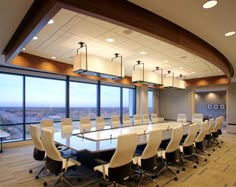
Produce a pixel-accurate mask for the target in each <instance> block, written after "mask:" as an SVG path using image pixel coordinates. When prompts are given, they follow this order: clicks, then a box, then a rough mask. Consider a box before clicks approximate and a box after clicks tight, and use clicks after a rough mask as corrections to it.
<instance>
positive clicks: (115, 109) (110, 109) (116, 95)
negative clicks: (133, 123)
mask: <svg viewBox="0 0 236 187" xmlns="http://www.w3.org/2000/svg"><path fill="white" fill-rule="evenodd" d="M112 115H120V87H114V86H104V85H102V86H101V116H103V117H104V118H111V116H112Z"/></svg>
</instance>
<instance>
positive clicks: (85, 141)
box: [54, 122, 189, 153]
mask: <svg viewBox="0 0 236 187" xmlns="http://www.w3.org/2000/svg"><path fill="white" fill-rule="evenodd" d="M175 127H183V129H184V135H186V134H187V133H188V127H189V123H179V122H166V123H163V122H162V123H156V124H146V125H135V126H128V127H121V128H113V129H112V128H110V129H103V130H98V131H89V132H80V131H79V130H73V131H72V132H55V133H54V141H55V142H56V143H58V144H61V145H63V146H65V147H68V148H70V149H73V150H75V151H77V152H82V151H88V152H90V153H98V152H103V151H109V150H114V149H115V148H116V144H117V137H118V136H119V135H122V134H128V133H133V132H135V133H137V134H138V145H144V144H146V142H147V135H148V133H149V132H150V131H151V130H154V129H162V130H163V134H162V140H168V139H170V137H171V131H172V129H173V128H175Z"/></svg>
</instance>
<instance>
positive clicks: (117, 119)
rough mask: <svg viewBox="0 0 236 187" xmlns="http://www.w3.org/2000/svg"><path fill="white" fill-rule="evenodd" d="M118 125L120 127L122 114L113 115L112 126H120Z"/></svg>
mask: <svg viewBox="0 0 236 187" xmlns="http://www.w3.org/2000/svg"><path fill="white" fill-rule="evenodd" d="M118 127H120V116H119V115H113V116H112V117H111V128H118Z"/></svg>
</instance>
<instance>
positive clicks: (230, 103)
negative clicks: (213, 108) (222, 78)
mask: <svg viewBox="0 0 236 187" xmlns="http://www.w3.org/2000/svg"><path fill="white" fill-rule="evenodd" d="M227 98H228V100H227V127H226V130H227V132H231V133H236V114H235V109H236V83H235V82H233V83H230V84H229V86H228V95H227ZM229 123H230V124H235V125H229Z"/></svg>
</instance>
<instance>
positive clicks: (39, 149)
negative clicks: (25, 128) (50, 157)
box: [30, 125, 45, 161]
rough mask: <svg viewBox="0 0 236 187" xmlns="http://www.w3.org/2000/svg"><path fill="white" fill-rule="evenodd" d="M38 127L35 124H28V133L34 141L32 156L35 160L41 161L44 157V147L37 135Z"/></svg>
mask: <svg viewBox="0 0 236 187" xmlns="http://www.w3.org/2000/svg"><path fill="white" fill-rule="evenodd" d="M39 130H40V129H39V127H38V126H36V125H30V135H31V138H32V141H33V143H34V153H33V157H34V159H35V160H39V161H42V160H44V157H45V149H44V146H43V143H42V141H41V139H40V135H39Z"/></svg>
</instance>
